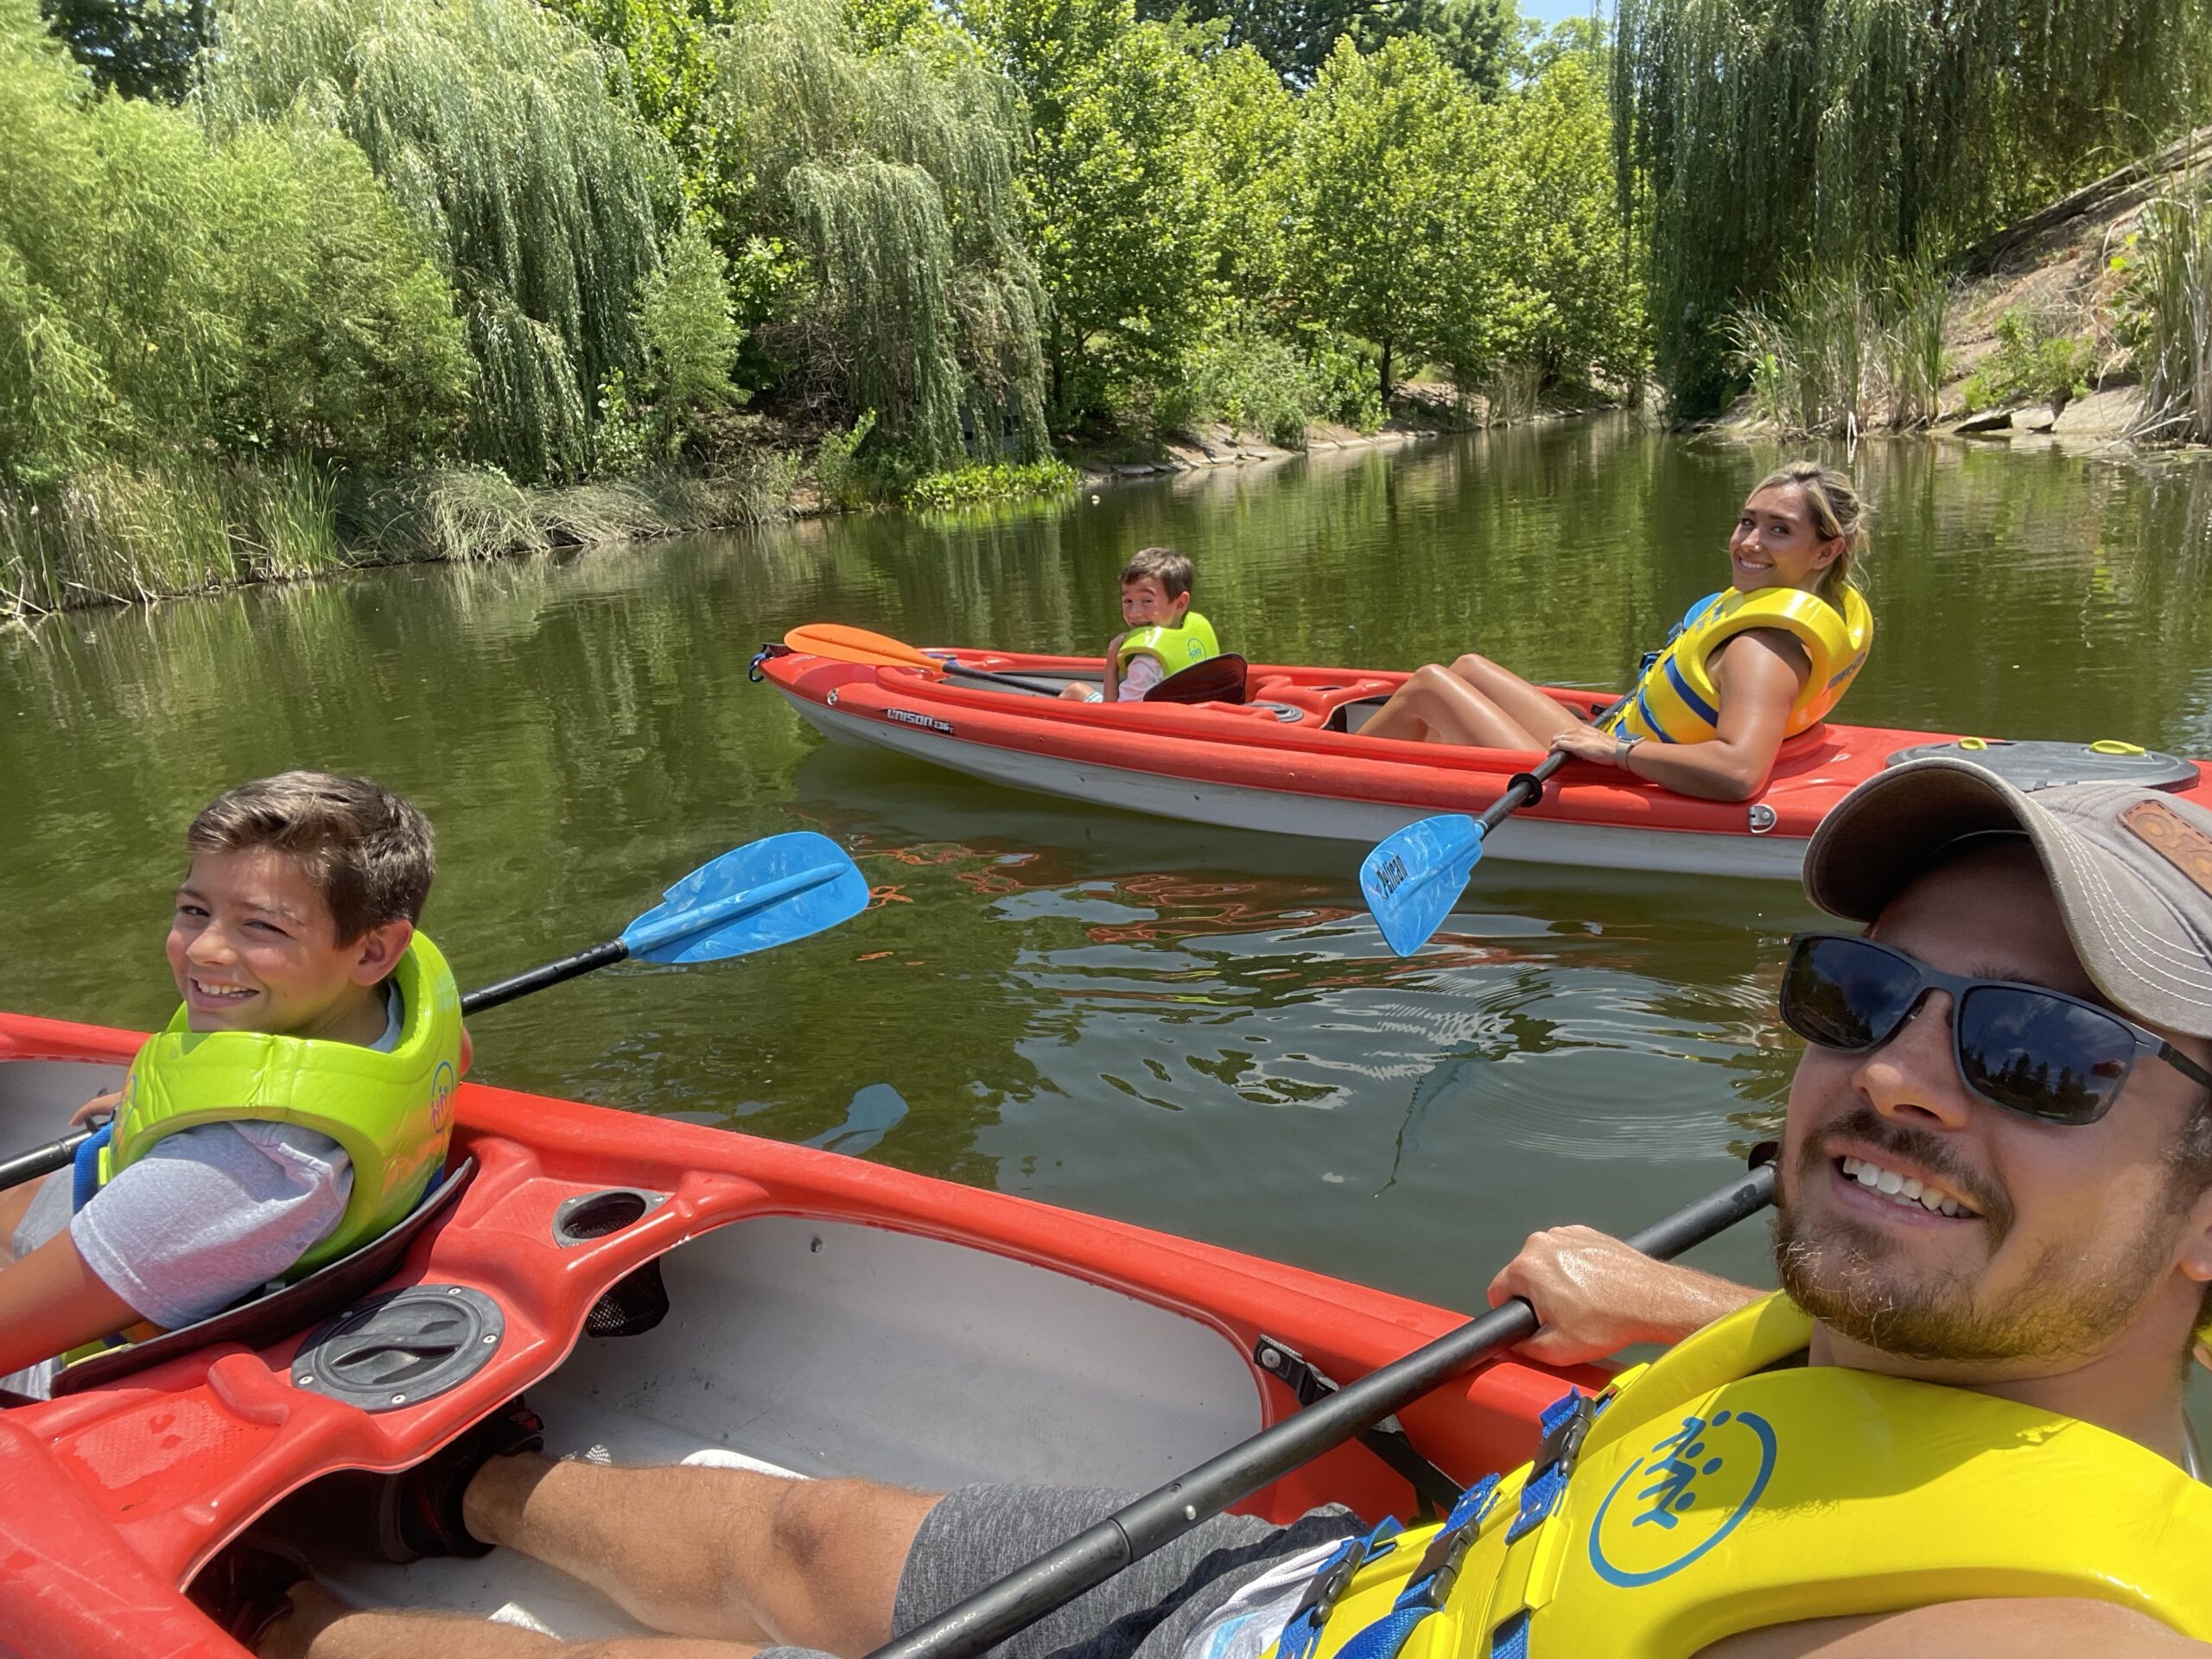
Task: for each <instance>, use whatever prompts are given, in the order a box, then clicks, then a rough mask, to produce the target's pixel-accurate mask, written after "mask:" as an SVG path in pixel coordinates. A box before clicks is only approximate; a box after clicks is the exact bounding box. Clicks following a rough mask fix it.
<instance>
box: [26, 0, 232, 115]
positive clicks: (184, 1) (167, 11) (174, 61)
mask: <svg viewBox="0 0 2212 1659" xmlns="http://www.w3.org/2000/svg"><path fill="white" fill-rule="evenodd" d="M41 10H42V11H43V12H44V13H45V14H46V18H47V21H48V22H49V23H51V24H52V25H53V26H54V33H55V34H56V35H60V37H61V38H62V40H63V41H66V42H67V44H68V48H69V51H70V53H71V54H72V55H73V57H75V59H76V60H77V61H78V62H79V63H81V64H83V65H84V66H85V67H86V70H88V71H89V72H90V73H91V74H92V83H93V85H95V86H98V87H99V88H100V90H101V91H103V92H120V93H122V94H123V95H124V97H126V98H154V99H162V101H163V102H165V103H169V104H176V103H181V101H182V100H183V98H184V95H185V94H186V93H187V92H190V91H191V90H192V79H193V74H194V59H196V58H197V57H198V56H199V55H200V48H201V47H202V46H204V45H206V44H207V32H208V31H207V0H44V4H43V5H42V6H41Z"/></svg>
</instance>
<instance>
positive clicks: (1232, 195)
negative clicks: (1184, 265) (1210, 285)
mask: <svg viewBox="0 0 2212 1659" xmlns="http://www.w3.org/2000/svg"><path fill="white" fill-rule="evenodd" d="M1200 96H1201V99H1202V104H1201V108H1200V113H1199V125H1200V130H1202V131H1203V132H1204V133H1205V137H1206V140H1207V143H1206V150H1205V162H1206V171H1207V174H1208V176H1209V181H1210V182H1211V186H1212V190H1213V203H1212V206H1211V213H1210V217H1211V223H1212V226H1213V236H1212V242H1213V269H1212V277H1213V280H1214V283H1215V285H1216V286H1217V289H1219V291H1220V292H1221V293H1223V294H1224V295H1225V296H1228V298H1229V301H1230V304H1231V305H1232V307H1233V308H1236V309H1237V310H1240V311H1244V312H1249V313H1253V314H1264V313H1266V312H1268V311H1269V310H1271V309H1272V308H1274V306H1275V304H1276V303H1277V302H1278V301H1279V300H1280V298H1281V295H1282V290H1283V287H1284V284H1285V283H1286V282H1287V261H1288V257H1289V243H1288V232H1289V226H1290V219H1291V214H1292V213H1293V211H1294V190H1293V188H1292V183H1293V179H1294V175H1295V172H1296V168H1297V162H1298V104H1297V101H1296V100H1295V99H1293V98H1292V97H1291V95H1290V94H1289V93H1288V92H1286V91H1285V90H1284V88H1283V85H1282V82H1281V80H1280V79H1278V78H1277V77H1276V75H1275V73H1274V70H1273V69H1272V68H1270V67H1268V62H1267V60H1265V59H1264V58H1262V57H1261V55H1260V54H1258V53H1257V52H1255V51H1254V50H1253V49H1252V48H1250V47H1249V46H1239V47H1236V48H1231V49H1230V50H1229V51H1226V52H1221V53H1217V54H1213V55H1212V56H1211V57H1209V58H1208V59H1207V60H1205V76H1204V80H1203V84H1202V86H1201V89H1200Z"/></svg>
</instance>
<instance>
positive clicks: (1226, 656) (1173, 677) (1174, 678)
mask: <svg viewBox="0 0 2212 1659" xmlns="http://www.w3.org/2000/svg"><path fill="white" fill-rule="evenodd" d="M1250 671H1251V664H1249V663H1247V662H1246V661H1245V660H1244V659H1243V658H1242V657H1239V656H1238V655H1237V654H1236V652H1233V651H1230V652H1223V653H1222V654H1221V655H1220V656H1218V657H1209V658H1206V659H1205V661H1204V662H1202V663H1192V664H1191V665H1190V666H1189V667H1188V668H1179V669H1177V670H1176V671H1175V672H1173V674H1170V675H1169V676H1168V677H1166V679H1164V680H1162V681H1160V683H1159V684H1158V685H1155V686H1154V687H1153V688H1152V690H1149V691H1147V692H1146V693H1145V694H1144V700H1145V701H1146V702H1184V703H1190V702H1243V701H1244V697H1245V682H1246V678H1247V677H1248V675H1249V673H1250Z"/></svg>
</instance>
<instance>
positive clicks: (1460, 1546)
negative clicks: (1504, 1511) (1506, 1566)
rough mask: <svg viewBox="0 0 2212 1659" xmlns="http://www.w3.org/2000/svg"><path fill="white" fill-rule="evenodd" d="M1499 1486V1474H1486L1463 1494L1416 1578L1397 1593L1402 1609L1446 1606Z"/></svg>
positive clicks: (1430, 1545)
mask: <svg viewBox="0 0 2212 1659" xmlns="http://www.w3.org/2000/svg"><path fill="white" fill-rule="evenodd" d="M1497 1484H1498V1481H1497V1476H1496V1475H1484V1477H1483V1478H1482V1479H1481V1480H1480V1481H1478V1482H1477V1483H1476V1484H1474V1485H1472V1486H1470V1487H1468V1488H1467V1490H1466V1491H1465V1492H1463V1493H1461V1494H1460V1496H1459V1502H1458V1503H1455V1504H1453V1505H1452V1513H1451V1516H1449V1517H1448V1518H1447V1519H1446V1522H1445V1523H1444V1526H1443V1529H1442V1530H1440V1532H1438V1533H1437V1535H1435V1536H1434V1537H1433V1538H1431V1539H1430V1540H1429V1541H1428V1548H1427V1551H1426V1553H1424V1554H1422V1556H1421V1560H1420V1562H1419V1564H1418V1565H1416V1566H1415V1567H1414V1573H1413V1577H1411V1578H1410V1579H1408V1580H1406V1587H1405V1588H1404V1589H1403V1590H1402V1591H1400V1592H1398V1603H1397V1605H1399V1606H1401V1607H1414V1606H1427V1607H1441V1606H1442V1605H1444V1600H1445V1598H1446V1597H1447V1596H1449V1595H1450V1594H1451V1593H1452V1580H1455V1579H1457V1578H1458V1577H1459V1564H1460V1562H1462V1561H1464V1560H1466V1558H1467V1551H1468V1549H1469V1548H1471V1546H1472V1545H1473V1543H1474V1541H1475V1539H1476V1538H1477V1537H1478V1535H1480V1534H1481V1532H1482V1529H1483V1518H1484V1516H1487V1515H1488V1514H1489V1513H1490V1506H1491V1499H1492V1497H1495V1496H1496V1494H1497Z"/></svg>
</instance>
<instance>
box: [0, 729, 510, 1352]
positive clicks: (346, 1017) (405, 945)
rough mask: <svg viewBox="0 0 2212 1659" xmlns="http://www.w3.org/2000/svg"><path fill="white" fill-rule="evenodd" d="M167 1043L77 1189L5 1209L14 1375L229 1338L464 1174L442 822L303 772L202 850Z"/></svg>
mask: <svg viewBox="0 0 2212 1659" xmlns="http://www.w3.org/2000/svg"><path fill="white" fill-rule="evenodd" d="M185 845H186V847H187V849H188V851H189V853H190V855H191V863H190V868H189V869H188V872H187V873H186V875H185V878H184V880H183V881H182V883H181V884H180V885H179V887H177V889H176V896H175V910H174V912H173V914H172V916H171V918H170V922H169V930H168V961H169V970H170V972H171V973H172V974H173V975H174V976H175V979H176V988H177V993H178V995H180V996H181V997H182V998H183V1006H182V1007H180V1008H179V1009H178V1010H177V1013H176V1015H175V1018H174V1019H172V1020H170V1021H169V1024H168V1027H167V1028H166V1029H165V1030H163V1031H161V1032H159V1033H156V1034H155V1035H154V1036H153V1037H151V1038H149V1039H148V1040H147V1042H146V1045H145V1046H144V1047H143V1048H142V1049H141V1050H140V1051H139V1052H138V1055H137V1058H136V1059H134V1060H133V1061H132V1062H131V1066H130V1076H129V1077H128V1078H127V1079H126V1080H125V1082H124V1088H123V1090H122V1091H121V1092H120V1093H119V1094H114V1095H105V1096H101V1097H100V1098H99V1099H97V1100H94V1101H92V1102H90V1103H87V1104H86V1106H85V1107H84V1108H82V1109H80V1110H79V1112H78V1114H77V1120H78V1121H79V1122H84V1121H86V1120H88V1119H90V1118H92V1117H93V1116H97V1115H99V1114H100V1113H102V1112H108V1111H111V1112H112V1113H113V1114H114V1116H113V1117H112V1119H111V1123H110V1127H109V1128H107V1129H106V1130H104V1131H102V1138H104V1139H105V1145H101V1144H99V1140H98V1139H96V1141H95V1143H94V1145H93V1146H92V1147H86V1149H85V1150H84V1151H82V1152H80V1153H79V1165H78V1168H77V1170H76V1171H63V1172H61V1173H58V1174H56V1175H54V1176H52V1177H50V1178H48V1180H47V1181H45V1182H44V1183H43V1184H41V1185H37V1186H35V1187H31V1186H27V1187H22V1188H19V1189H17V1190H16V1192H11V1193H8V1194H6V1195H4V1196H0V1262H5V1263H6V1265H5V1266H4V1267H0V1375H4V1374H7V1373H16V1375H15V1376H6V1379H5V1380H6V1385H7V1386H8V1387H10V1388H13V1389H16V1390H18V1391H19V1392H21V1391H29V1392H36V1393H43V1392H44V1390H45V1385H46V1384H47V1383H49V1382H50V1380H51V1374H52V1371H53V1370H54V1367H53V1366H52V1365H51V1364H48V1363H44V1362H49V1361H51V1360H52V1359H53V1358H54V1356H57V1355H64V1354H68V1353H70V1352H71V1351H73V1350H76V1349H79V1348H81V1347H84V1346H86V1345H87V1344H99V1342H101V1341H102V1340H103V1339H105V1338H108V1337H109V1336H111V1333H114V1332H130V1333H132V1334H134V1335H138V1336H143V1335H145V1334H149V1327H150V1329H151V1330H163V1329H175V1327H177V1326H180V1325H189V1324H191V1323H192V1322H194V1320H196V1319H204V1318H206V1317H207V1316H208V1315H209V1314H211V1313H216V1312H219V1310H221V1309H222V1308H224V1307H226V1306H229V1305H230V1304H231V1303H232V1302H234V1301H236V1300H238V1298H239V1297H241V1296H243V1295H245V1294H246V1293H247V1292H249V1291H251V1290H253V1289H255V1288H256V1287H259V1286H261V1285H264V1284H265V1283H267V1282H268V1281H270V1280H272V1279H277V1278H282V1277H285V1276H288V1275H290V1274H295V1273H298V1272H301V1271H303V1270H305V1269H308V1268H315V1267H317V1266H320V1265H321V1264H322V1263H323V1262H326V1261H328V1260H330V1259H332V1258H334V1257H335V1256H337V1255H340V1254H342V1253H344V1252H345V1251H346V1250H348V1249H352V1248H353V1246H355V1245H357V1244H359V1243H365V1241H367V1240H368V1239H370V1238H372V1237H374V1236H376V1235H377V1234H378V1233H380V1232H382V1231H384V1230H385V1229H387V1228H389V1227H391V1225H392V1224H394V1223H395V1222H397V1221H398V1220H399V1219H400V1218H401V1217H404V1216H405V1215H406V1214H407V1212H408V1211H410V1209H412V1208H413V1207H414V1205H415V1204H416V1200H418V1199H419V1198H421V1197H422V1195H423V1192H425V1191H426V1190H427V1189H428V1188H429V1185H430V1184H431V1182H432V1181H434V1180H435V1179H436V1177H437V1173H438V1171H439V1168H440V1166H442V1164H443V1162H444V1161H445V1149H446V1141H447V1139H448V1135H449V1134H450V1132H451V1128H452V1116H451V1106H450V1100H451V1096H452V1093H453V1089H454V1083H455V1082H456V1081H457V1079H458V1077H459V1076H460V1073H461V1071H464V1070H466V1069H467V1063H468V1040H467V1036H466V1034H465V1033H463V1032H462V1030H461V998H460V994H459V992H458V991H457V990H456V989H455V988H454V980H453V975H452V974H451V972H450V971H449V970H448V969H447V967H446V964H445V961H444V958H443V957H441V956H440V955H439V954H438V951H437V949H436V947H435V946H434V945H433V944H431V943H430V942H429V939H428V938H424V937H423V935H422V934H420V933H418V932H416V929H415V918H416V916H417V915H419V914H420V913H421V911H422V908H423V900H424V899H426V898H427V897H428V896H429V890H430V881H431V878H432V876H433V874H435V854H434V850H433V846H432V841H431V831H430V825H429V820H427V819H426V818H424V817H423V815H422V814H421V813H420V812H418V811H417V810H416V809H415V808H414V807H412V806H410V805H409V804H408V803H407V802H405V801H404V800H402V799H401V798H399V797H398V796H397V795H395V794H393V793H392V792H391V791H389V790H387V789H385V788H384V787H383V786H382V785H378V784H375V783H372V782H371V781H369V780H368V779H362V778H340V777H335V776H333V775H332V774H330V773H327V772H284V773H282V774H280V775H278V776H277V777H273V778H264V779H259V780H257V781H256V782H253V783H249V784H243V785H239V786H238V788H236V789H233V790H231V791H228V792H227V793H226V794H223V795H221V796H219V797H218V798H216V799H215V800H214V801H213V803H212V804H209V805H208V806H207V809H206V810H204V811H202V812H201V813H200V815H199V816H198V817H195V818H194V819H193V821H192V824H191V827H190V828H189V829H188V830H187V831H186V833H185Z"/></svg>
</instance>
